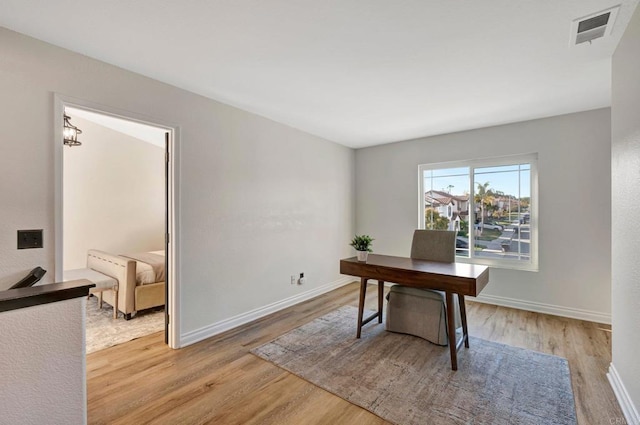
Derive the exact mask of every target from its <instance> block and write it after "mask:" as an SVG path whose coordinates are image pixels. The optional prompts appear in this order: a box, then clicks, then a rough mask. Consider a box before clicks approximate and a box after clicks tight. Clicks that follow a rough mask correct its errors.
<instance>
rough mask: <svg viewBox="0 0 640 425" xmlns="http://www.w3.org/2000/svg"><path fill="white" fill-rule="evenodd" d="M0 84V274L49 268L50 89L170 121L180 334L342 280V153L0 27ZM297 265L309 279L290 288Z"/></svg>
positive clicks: (348, 205) (349, 175) (350, 217)
mask: <svg viewBox="0 0 640 425" xmlns="http://www.w3.org/2000/svg"><path fill="white" fill-rule="evenodd" d="M284 89H286V87H283V90H284ZM0 92H1V93H2V97H1V100H0V140H2V142H1V144H0V170H2V171H1V172H2V173H3V178H2V179H0V194H1V196H2V203H3V208H2V210H1V211H0V258H1V259H2V260H1V261H2V263H0V276H2V277H5V276H8V275H11V274H15V273H17V272H19V271H21V270H22V271H24V270H27V269H29V268H31V267H32V266H33V265H34V264H41V265H43V266H44V267H45V268H47V269H48V270H50V272H51V273H47V277H48V278H50V277H51V276H53V271H54V270H53V267H54V244H53V242H54V241H53V238H54V234H53V226H54V198H53V196H54V181H53V174H54V159H53V157H54V154H53V153H54V150H53V93H60V94H63V95H66V96H72V97H76V98H80V99H84V100H86V101H89V102H95V103H99V104H103V105H106V106H107V107H109V108H117V109H120V110H124V111H131V112H133V113H136V114H140V115H143V116H148V117H151V118H150V119H149V121H153V120H154V119H156V120H161V121H163V122H173V123H176V124H177V125H179V126H180V146H179V147H178V148H179V158H180V159H179V161H180V163H179V168H180V175H179V176H178V177H177V179H178V182H177V184H178V186H179V194H180V195H179V196H180V198H179V200H178V208H179V217H180V221H179V223H178V228H179V229H178V234H177V235H174V237H176V241H177V246H178V250H179V252H178V254H179V259H180V264H179V265H178V267H177V272H178V273H179V276H178V279H179V285H180V294H179V298H180V305H181V317H180V325H181V329H180V334H181V335H182V336H184V335H185V334H188V333H192V332H196V331H198V330H201V329H203V328H207V327H209V326H211V325H212V324H215V323H218V322H221V321H223V320H225V319H229V318H232V317H236V316H237V315H240V314H243V313H246V312H249V311H252V310H254V309H258V308H261V307H264V306H266V305H272V304H274V303H277V302H279V301H282V300H284V299H287V298H290V297H295V296H296V295H300V294H301V293H303V292H305V291H309V290H314V289H319V288H322V287H323V285H326V284H329V283H332V282H337V281H338V282H339V281H340V280H341V276H340V274H339V261H338V260H339V259H340V258H341V257H345V256H348V255H350V254H351V249H350V247H349V246H348V242H349V240H350V238H351V237H352V236H353V231H354V222H355V219H354V213H353V211H354V202H353V197H354V174H353V172H354V153H353V150H351V149H348V148H345V147H343V146H340V145H337V144H334V143H331V142H328V141H326V140H323V139H320V138H317V137H314V136H311V135H309V134H306V133H303V132H301V131H298V130H295V129H293V128H290V127H287V126H285V125H282V124H278V123H275V122H273V121H270V120H268V119H265V118H262V117H259V116H257V115H254V114H251V113H248V112H244V111H241V110H239V109H236V108H233V107H230V106H227V105H224V104H221V103H218V102H215V101H212V100H210V99H206V98H204V97H201V96H197V95H195V94H193V93H189V92H186V91H184V90H180V89H178V88H175V87H172V86H169V85H166V84H162V83H159V82H157V81H155V80H152V79H149V78H146V77H142V76H140V75H136V74H134V73H131V72H127V71H124V70H122V69H120V68H117V67H114V66H111V65H108V64H105V63H102V62H99V61H96V60H92V59H90V58H87V57H85V56H82V55H79V54H76V53H72V52H69V51H66V50H63V49H60V48H57V47H53V46H51V45H49V44H46V43H43V42H39V41H36V40H34V39H32V38H29V37H26V36H22V35H20V34H17V33H15V32H11V31H8V30H6V29H0ZM18 130H19V131H18ZM87 143H88V142H87ZM19 228H44V229H45V233H44V235H45V248H44V249H40V250H27V251H24V250H22V251H17V250H16V248H15V244H16V241H15V231H16V229H19ZM300 272H304V273H305V274H306V276H307V277H308V282H309V283H308V284H307V285H305V286H302V287H299V286H295V285H291V284H290V276H291V275H292V274H294V273H300ZM205 333H206V332H205Z"/></svg>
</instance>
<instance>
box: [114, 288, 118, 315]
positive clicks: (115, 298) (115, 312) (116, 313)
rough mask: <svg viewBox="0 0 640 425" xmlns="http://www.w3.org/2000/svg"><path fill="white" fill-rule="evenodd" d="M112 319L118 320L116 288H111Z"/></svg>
mask: <svg viewBox="0 0 640 425" xmlns="http://www.w3.org/2000/svg"><path fill="white" fill-rule="evenodd" d="M113 318H114V319H117V318H118V287H117V286H116V287H115V288H113Z"/></svg>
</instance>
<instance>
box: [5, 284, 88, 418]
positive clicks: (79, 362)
mask: <svg viewBox="0 0 640 425" xmlns="http://www.w3.org/2000/svg"><path fill="white" fill-rule="evenodd" d="M85 303H86V299H85V297H81V298H75V299H71V300H66V301H60V302H54V303H50V304H43V305H37V306H33V307H27V308H22V309H18V310H12V311H6V312H3V313H0V323H2V326H0V341H2V344H0V376H1V377H2V378H0V383H1V384H0V406H2V408H1V409H0V411H1V413H0V424H2V425H11V424H22V425H38V424H60V425H62V424H83V423H86V418H87V397H86V377H85V373H86V367H85V346H84V344H85V340H84V311H85ZM61 330H64V332H61Z"/></svg>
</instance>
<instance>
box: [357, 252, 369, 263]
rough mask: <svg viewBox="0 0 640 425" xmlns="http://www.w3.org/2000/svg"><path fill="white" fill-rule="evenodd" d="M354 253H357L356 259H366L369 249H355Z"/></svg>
mask: <svg viewBox="0 0 640 425" xmlns="http://www.w3.org/2000/svg"><path fill="white" fill-rule="evenodd" d="M356 253H357V254H358V261H367V256H368V255H369V251H356Z"/></svg>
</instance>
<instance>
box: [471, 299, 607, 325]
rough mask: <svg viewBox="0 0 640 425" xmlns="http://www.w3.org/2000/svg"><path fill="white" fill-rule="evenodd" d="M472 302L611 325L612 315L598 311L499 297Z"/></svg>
mask: <svg viewBox="0 0 640 425" xmlns="http://www.w3.org/2000/svg"><path fill="white" fill-rule="evenodd" d="M469 300H470V301H477V302H481V303H486V304H493V305H500V306H503V307H511V308H517V309H519V310H527V311H535V312H536V313H545V314H551V315H554V316H563V317H570V318H572V319H580V320H587V321H589V322H596V323H605V324H608V325H610V324H611V314H606V313H601V312H598V311H589V310H581V309H578V308H572V307H563V306H559V305H553V304H543V303H537V302H533V301H525V300H518V299H515V298H507V297H499V296H496V295H480V296H478V297H475V298H474V297H469Z"/></svg>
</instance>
